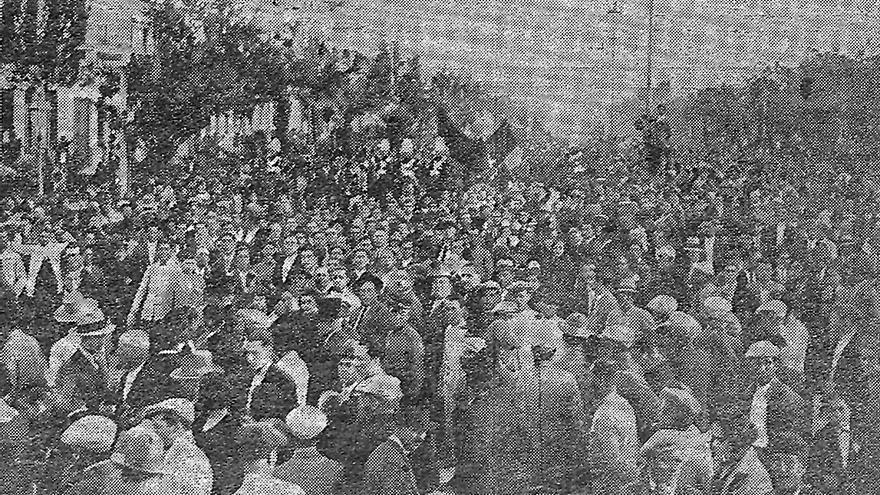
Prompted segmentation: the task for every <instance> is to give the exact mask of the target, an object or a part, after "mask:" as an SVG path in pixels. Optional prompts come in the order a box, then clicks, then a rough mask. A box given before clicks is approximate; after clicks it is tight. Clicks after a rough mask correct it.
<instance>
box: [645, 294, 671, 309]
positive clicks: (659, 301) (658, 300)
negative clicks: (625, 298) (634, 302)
mask: <svg viewBox="0 0 880 495" xmlns="http://www.w3.org/2000/svg"><path fill="white" fill-rule="evenodd" d="M648 309H650V310H652V311H656V312H658V313H671V312H673V311H675V310H677V309H678V301H676V300H675V298H674V297H672V296H667V295H666V294H661V295H659V296H654V298H653V299H651V301H650V302H648Z"/></svg>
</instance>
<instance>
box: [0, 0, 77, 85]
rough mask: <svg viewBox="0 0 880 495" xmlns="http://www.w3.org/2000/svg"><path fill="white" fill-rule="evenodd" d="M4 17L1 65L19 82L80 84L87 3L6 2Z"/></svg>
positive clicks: (63, 0)
mask: <svg viewBox="0 0 880 495" xmlns="http://www.w3.org/2000/svg"><path fill="white" fill-rule="evenodd" d="M40 7H42V11H40V10H39V9H40ZM0 14H2V20H0V64H9V65H10V66H11V67H12V74H13V76H14V78H15V79H17V80H22V81H28V82H36V83H46V84H59V85H66V84H71V83H73V82H74V81H76V79H77V77H78V76H79V65H80V60H81V59H82V57H83V50H82V43H83V42H84V41H85V38H86V29H87V19H88V10H87V5H86V0H45V2H39V1H37V0H25V1H23V2H3V6H2V12H0Z"/></svg>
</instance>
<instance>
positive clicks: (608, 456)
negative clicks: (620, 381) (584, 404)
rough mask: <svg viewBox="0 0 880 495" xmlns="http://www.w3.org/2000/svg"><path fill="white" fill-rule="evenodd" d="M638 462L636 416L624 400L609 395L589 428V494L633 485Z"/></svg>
mask: <svg viewBox="0 0 880 495" xmlns="http://www.w3.org/2000/svg"><path fill="white" fill-rule="evenodd" d="M638 462H639V438H638V426H637V424H636V413H635V411H634V410H633V407H632V406H631V405H630V404H629V402H627V401H626V399H624V398H623V397H621V396H620V395H619V394H617V393H616V392H612V393H610V394H608V395H607V396H606V397H605V398H604V399H602V401H601V402H600V403H599V407H598V408H597V409H596V412H595V413H594V414H593V423H592V426H591V428H590V471H591V472H592V473H594V475H595V476H594V478H593V487H594V492H593V493H594V494H595V495H600V494H610V493H617V490H619V489H620V487H621V486H623V485H625V484H627V483H632V482H635V481H636V478H637V476H638V467H637V466H638Z"/></svg>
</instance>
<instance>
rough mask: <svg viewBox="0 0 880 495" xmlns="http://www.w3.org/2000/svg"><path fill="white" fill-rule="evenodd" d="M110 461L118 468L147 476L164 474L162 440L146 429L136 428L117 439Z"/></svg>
mask: <svg viewBox="0 0 880 495" xmlns="http://www.w3.org/2000/svg"><path fill="white" fill-rule="evenodd" d="M110 460H111V461H112V462H113V463H114V464H117V465H119V466H122V467H124V468H128V469H131V470H133V471H139V472H141V473H148V474H165V473H166V469H165V449H164V446H163V445H162V439H160V438H159V436H158V435H157V434H156V433H154V432H153V431H151V430H150V429H148V428H144V427H142V426H136V427H134V428H132V429H130V430H128V431H126V432H125V433H123V434H122V435H120V437H119V441H118V442H116V451H115V452H113V454H112V455H111V456H110Z"/></svg>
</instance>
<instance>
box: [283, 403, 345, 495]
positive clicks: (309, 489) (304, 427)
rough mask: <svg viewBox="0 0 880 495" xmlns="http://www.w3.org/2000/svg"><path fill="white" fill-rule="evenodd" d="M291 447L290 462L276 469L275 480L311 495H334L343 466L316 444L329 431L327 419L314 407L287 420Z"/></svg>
mask: <svg viewBox="0 0 880 495" xmlns="http://www.w3.org/2000/svg"><path fill="white" fill-rule="evenodd" d="M285 422H286V423H287V428H288V429H289V434H290V436H291V437H292V440H291V444H292V447H293V448H294V450H293V452H292V453H291V456H290V458H289V459H288V460H287V461H285V462H284V464H281V465H280V466H278V467H276V468H275V473H274V474H275V477H276V478H278V479H280V480H284V481H287V482H290V483H293V484H296V485H299V486H301V487H302V488H303V490H305V492H306V493H308V494H309V495H332V494H334V493H336V492H335V490H336V485H337V484H338V483H339V480H340V477H341V475H342V466H341V465H340V464H339V463H338V462H336V461H333V460H330V459H328V458H327V457H324V456H323V455H322V454H321V453H320V452H318V448H317V446H316V444H315V442H316V439H317V437H318V435H320V434H321V433H322V432H323V431H324V429H325V428H326V427H327V416H326V415H325V414H324V413H323V412H321V410H320V409H318V408H316V407H312V406H300V407H297V408H296V409H294V410H292V411H290V413H288V414H287V418H285Z"/></svg>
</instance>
